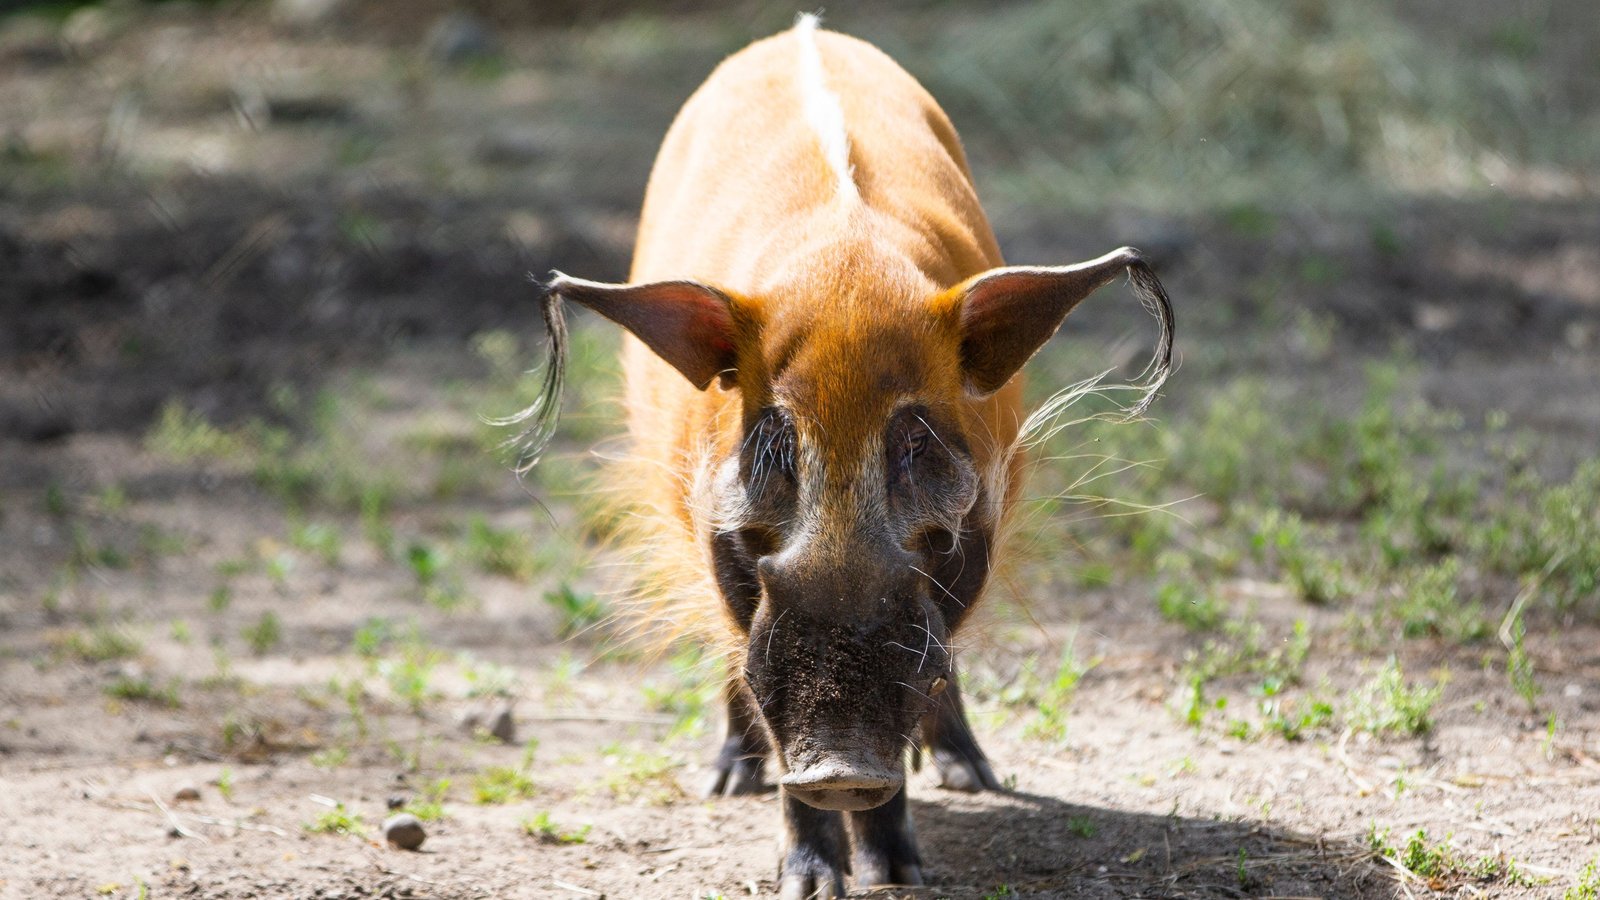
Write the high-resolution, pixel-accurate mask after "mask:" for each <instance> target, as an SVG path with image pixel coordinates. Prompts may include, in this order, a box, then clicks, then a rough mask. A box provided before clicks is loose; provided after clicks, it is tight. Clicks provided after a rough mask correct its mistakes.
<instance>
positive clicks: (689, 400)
mask: <svg viewBox="0 0 1600 900" xmlns="http://www.w3.org/2000/svg"><path fill="white" fill-rule="evenodd" d="M1123 275H1126V276H1127V278H1128V282H1129V284H1130V285H1131V288H1132V290H1133V292H1134V294H1135V295H1136V296H1137V297H1138V298H1139V299H1140V300H1141V301H1142V302H1143V303H1144V304H1145V305H1146V307H1147V308H1148V309H1150V310H1151V311H1152V312H1153V313H1155V315H1156V316H1157V321H1158V324H1159V326H1160V333H1159V340H1158V342H1157V347H1156V351H1155V355H1154V357H1153V359H1152V361H1151V364H1150V366H1149V367H1147V368H1146V370H1145V372H1144V373H1143V375H1142V376H1141V380H1140V381H1139V382H1138V383H1137V384H1136V385H1134V387H1136V388H1138V389H1139V393H1138V394H1137V395H1136V396H1137V397H1138V398H1139V399H1138V400H1137V402H1133V403H1130V404H1129V406H1128V408H1127V410H1126V411H1127V413H1128V414H1129V415H1130V416H1133V415H1138V414H1140V413H1142V412H1143V411H1144V409H1145V407H1146V406H1147V405H1148V403H1149V402H1150V400H1151V398H1153V397H1154V396H1155V394H1156V391H1157V389H1158V388H1159V387H1160V386H1161V384H1162V383H1163V382H1164V381H1165V380H1166V378H1167V375H1168V373H1169V372H1170V371H1171V368H1172V333H1173V332H1172V326H1173V318H1172V307H1171V303H1170V301H1169V300H1168V297H1167V294H1166V292H1165V290H1164V289H1163V288H1162V285H1161V283H1160V281H1158V280H1157V278H1156V276H1155V275H1154V273H1153V272H1152V271H1151V268H1150V266H1149V265H1148V264H1147V263H1146V261H1145V260H1144V259H1143V257H1141V255H1140V254H1139V252H1138V251H1136V250H1133V249H1131V248H1127V247H1124V248H1121V249H1118V250H1114V251H1112V252H1110V253H1107V254H1105V255H1104V256H1101V257H1099V258H1097V259H1093V260H1089V261H1087V262H1081V263H1077V264H1073V265H1064V266H1007V265H1005V264H1004V262H1003V261H1002V259H1001V255H1000V250H999V247H998V245H997V243H996V241H995V238H994V235H993V232H992V231H991V229H990V226H989V223H988V220H987V218H986V217H985V214H984V211H983V209H982V207H981V206H980V205H979V203H978V198H977V195H976V192H975V189H974V187H973V183H972V179H971V175H970V173H969V171H968V168H967V162H966V158H965V155H964V153H963V151H962V147H961V143H960V141H959V140H958V138H957V136H956V133H955V130H954V129H953V128H952V126H951V124H950V121H949V120H948V119H947V118H946V117H945V115H944V113H943V112H942V111H941V110H940V108H939V106H938V105H937V104H936V103H935V102H934V100H933V98H932V97H930V96H929V95H928V93H927V92H926V91H925V90H924V89H923V88H922V87H921V86H920V85H919V84H918V83H917V82H916V81H915V80H914V79H913V78H912V77H911V76H910V75H908V74H907V73H906V72H905V71H904V70H902V69H901V68H900V67H899V66H898V65H896V64H895V63H894V62H893V61H891V60H890V59H889V58H888V57H887V56H885V55H884V54H883V53H882V52H880V51H878V50H877V49H875V48H874V47H872V46H871V45H869V44H866V43H864V42H862V41H859V40H855V39H852V38H850V37H846V36H844V35H841V34H837V33H834V32H831V31H823V30H821V29H820V28H819V27H818V24H817V20H816V18H815V17H811V16H804V17H801V18H800V19H799V21H798V23H797V24H796V26H795V27H794V28H793V29H791V30H789V31H786V32H783V33H781V34H779V35H776V36H774V37H770V38H767V39H765V40H761V41H758V42H756V43H754V44H752V45H751V46H749V47H747V48H746V49H744V50H742V51H740V52H739V53H737V54H735V55H733V56H732V57H730V58H728V59H727V60H725V61H724V62H723V63H722V64H721V65H720V66H719V67H718V68H717V69H716V70H715V71H714V72H713V73H712V74H711V76H710V77H709V79H708V80H707V81H706V82H705V83H704V85H703V86H701V87H700V88H699V89H698V90H697V91H696V92H695V93H694V95H693V96H692V97H690V98H689V100H688V101H687V103H686V104H685V105H684V107H683V109H682V110H681V112H679V114H678V116H677V118H676V120H675V121H674V122H673V124H672V126H671V128H670V130H669V131H668V132H667V135H666V138H665V141H664V143H663V145H662V147H661V151H660V154H659V156H658V158H657V160H656V163H655V167H654V169H653V170H652V173H651V176H650V180H649V185H648V188H647V190H646V194H645V198H644V208H643V212H642V214H641V218H640V225H639V234H638V240H637V246H636V250H635V255H634V259H633V267H632V271H631V274H630V279H629V282H628V283H626V284H608V283H601V282H596V281H588V280H585V279H582V278H577V277H572V276H568V275H565V274H561V273H559V272H557V273H553V274H552V276H551V277H550V279H549V280H548V281H546V282H544V283H543V286H542V287H543V293H542V302H543V304H544V307H543V308H544V314H545V320H546V324H547V326H548V327H549V333H550V340H551V355H550V362H549V365H548V366H547V368H546V372H545V382H544V390H543V391H542V393H541V395H540V397H539V400H538V402H536V403H535V404H534V405H533V406H532V407H530V408H529V409H528V410H526V411H524V412H523V413H522V414H521V415H520V416H518V417H517V422H518V423H519V424H521V425H522V426H523V428H524V431H523V434H522V435H521V438H520V444H519V446H520V447H521V449H522V454H523V455H522V458H521V462H520V465H521V467H522V468H524V469H526V468H527V467H529V466H531V465H533V463H534V462H536V461H537V459H538V456H539V453H540V452H541V450H542V449H543V448H544V446H545V445H546V443H547V442H548V441H549V439H550V437H551V435H552V433H553V431H554V429H555V422H556V415H557V412H558V408H559V402H560V394H561V388H562V377H563V376H562V361H563V359H564V355H563V354H564V346H565V343H566V326H565V319H564V313H563V303H576V304H579V305H580V306H583V307H586V308H588V309H590V310H592V311H594V312H596V313H599V314H600V315H601V316H604V317H605V318H607V319H610V320H611V321H613V322H615V323H616V324H618V325H620V326H621V327H622V328H623V329H624V330H625V332H626V335H625V337H624V346H623V351H622V352H623V358H624V362H623V368H624V373H625V381H626V389H625V391H626V393H625V404H626V410H627V420H628V430H629V434H630V437H631V451H630V453H629V455H628V460H627V461H626V462H625V463H624V464H622V465H623V468H622V469H620V470H619V472H618V475H617V479H618V482H619V483H620V484H622V485H624V490H625V492H626V493H627V495H628V499H629V503H630V508H631V510H632V512H633V515H632V516H630V519H629V521H631V522H632V523H633V525H632V526H631V527H632V529H633V530H632V532H631V533H630V535H629V536H628V538H627V540H629V541H632V542H634V543H635V544H636V545H637V546H638V547H639V548H641V549H640V556H641V558H642V560H643V568H644V570H645V574H644V577H643V579H642V581H643V583H644V584H645V585H646V588H645V595H646V596H647V597H649V598H650V599H648V600H647V601H645V602H644V606H645V608H646V609H648V610H650V611H651V612H652V613H653V616H654V618H655V619H657V620H660V621H664V622H666V623H668V626H667V627H668V629H669V630H672V631H673V632H674V634H676V635H679V636H683V635H687V636H689V637H691V638H693V639H697V640H701V641H703V642H705V643H706V644H707V645H714V646H717V647H720V648H722V649H723V651H724V652H725V653H726V656H727V662H728V665H727V671H728V679H727V683H726V686H725V690H724V700H725V703H726V722H727V731H726V736H725V739H724V741H723V744H722V746H721V748H720V752H719V753H718V754H717V756H716V758H715V760H714V762H713V764H712V767H711V768H712V775H711V777H710V779H709V785H708V792H709V793H710V794H712V795H733V794H742V793H746V792H751V791H755V790H760V789H761V788H762V786H763V783H764V778H765V775H766V772H765V768H766V766H767V764H768V763H769V762H770V763H772V764H773V765H775V767H776V772H775V773H774V774H775V775H776V781H777V787H778V791H779V795H780V807H781V814H782V825H783V827H782V829H781V835H782V837H781V847H780V868H779V873H780V875H779V890H780V894H781V896H782V897H783V898H785V900H794V898H802V897H835V896H838V895H841V894H842V893H843V892H844V890H845V883H844V876H845V875H847V874H851V875H853V877H854V880H855V883H856V884H857V885H858V886H862V887H866V886H872V885H882V884H907V885H915V884H921V883H922V882H923V880H924V878H925V872H924V862H923V858H922V856H921V854H920V853H919V851H918V847H917V842H916V838H915V835H914V832H913V827H912V822H911V818H910V816H909V812H908V808H907V803H906V762H907V758H908V755H910V756H912V757H914V758H920V756H918V754H920V752H921V751H922V750H923V749H926V751H927V752H928V754H929V756H930V758H931V760H932V764H933V768H934V770H935V773H936V775H937V777H938V779H939V781H940V782H941V783H942V784H943V785H944V786H946V787H950V788H954V789H957V790H966V791H973V790H997V789H999V788H1000V787H1001V785H1000V783H999V782H998V781H997V780H996V778H995V774H994V771H993V769H992V767H991V765H990V763H989V761H988V759H987V758H986V756H985V754H984V752H983V751H982V749H980V747H979V746H978V743H977V741H976V740H975V739H974V737H973V734H972V730H971V728H970V727H969V726H968V723H967V721H966V716H965V714H964V712H963V708H962V702H961V693H960V690H959V688H958V685H957V672H956V664H955V663H956V660H955V656H954V653H953V651H952V648H953V647H954V645H955V641H956V638H957V635H958V634H959V633H960V631H961V629H962V627H963V625H965V624H966V623H967V622H968V621H969V620H970V619H971V617H972V613H973V610H974V609H975V608H976V607H977V606H978V605H979V603H980V602H981V601H982V599H983V595H984V589H985V585H986V583H987V581H988V580H989V575H990V573H991V572H992V571H993V570H994V568H995V566H996V564H997V563H998V562H999V561H1000V560H1001V559H1002V553H1003V545H1002V542H1001V536H1002V535H1003V533H1004V526H1005V524H1006V521H1007V517H1008V515H1009V514H1010V512H1011V510H1012V508H1013V506H1014V505H1015V503H1016V501H1017V497H1018V491H1019V488H1020V485H1021V476H1022V471H1023V470H1022V465H1023V456H1024V454H1023V453H1022V451H1021V448H1020V445H1021V444H1022V443H1023V442H1024V438H1025V437H1026V436H1027V432H1028V429H1027V428H1025V427H1024V425H1025V421H1026V420H1025V418H1024V415H1023V409H1022V400H1021V396H1022V379H1021V377H1020V375H1019V372H1020V370H1021V369H1022V367H1023V365H1024V363H1026V362H1027V361H1028V359H1029V358H1030V357H1031V356H1033V355H1034V353H1035V352H1036V351H1037V350H1038V349H1039V348H1040V346H1041V345H1042V344H1043V343H1044V342H1045V341H1046V340H1047V339H1049V338H1050V337H1051V336H1052V335H1053V334H1054V333H1055V332H1056V331H1057V329H1058V328H1059V327H1060V326H1061V324H1062V322H1063V321H1064V320H1065V318H1066V317H1067V314H1068V313H1070V312H1071V311H1072V310H1073V308H1074V307H1076V306H1077V305H1078V304H1079V303H1080V302H1082V301H1083V300H1084V299H1085V298H1087V297H1088V296H1089V295H1090V294H1092V293H1094V292H1095V291H1096V290H1097V289H1099V288H1100V287H1101V286H1103V285H1105V284H1107V283H1108V282H1110V281H1112V280H1115V279H1117V278H1118V277H1120V276H1123ZM647 618H649V616H647Z"/></svg>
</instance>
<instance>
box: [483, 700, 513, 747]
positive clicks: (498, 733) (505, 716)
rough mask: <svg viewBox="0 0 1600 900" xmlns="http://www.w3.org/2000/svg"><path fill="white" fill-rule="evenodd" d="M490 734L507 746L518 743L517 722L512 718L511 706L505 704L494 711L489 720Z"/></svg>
mask: <svg viewBox="0 0 1600 900" xmlns="http://www.w3.org/2000/svg"><path fill="white" fill-rule="evenodd" d="M489 733H490V734H492V735H494V736H495V737H496V738H498V739H500V740H501V741H502V742H504V743H507V744H515V743H516V742H517V722H516V720H515V719H513V718H512V717H511V704H509V703H507V704H504V705H502V706H501V707H500V708H498V709H496V710H495V711H494V715H493V716H491V717H490V719H489Z"/></svg>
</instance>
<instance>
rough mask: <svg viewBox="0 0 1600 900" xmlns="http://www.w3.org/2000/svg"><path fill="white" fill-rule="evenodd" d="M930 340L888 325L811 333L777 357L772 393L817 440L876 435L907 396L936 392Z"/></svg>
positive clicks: (934, 359) (935, 360) (936, 354)
mask: <svg viewBox="0 0 1600 900" xmlns="http://www.w3.org/2000/svg"><path fill="white" fill-rule="evenodd" d="M930 343H931V342H929V341H927V340H919V339H917V337H915V336H911V335H907V334H905V333H904V331H897V330H895V329H890V328H870V329H868V328H862V329H852V330H848V331H845V330H840V331H837V332H834V333H823V334H815V333H814V334H812V335H809V339H808V340H805V341H802V342H799V343H798V344H796V345H793V346H791V347H789V348H788V351H789V352H788V353H787V354H786V358H784V359H781V360H777V361H776V362H777V363H778V364H777V365H776V366H774V378H773V385H772V388H773V396H774V397H775V398H777V399H778V401H779V402H780V403H782V404H783V405H784V406H785V407H787V408H788V409H789V410H790V411H791V412H792V413H793V414H795V416H796V417H797V418H799V419H801V420H803V421H804V420H809V421H810V422H812V423H813V424H814V425H815V426H816V429H815V430H816V431H817V432H818V434H817V435H816V436H817V437H819V438H820V437H823V436H824V435H828V436H843V435H845V434H848V435H850V436H851V437H852V438H859V437H861V436H862V435H861V434H860V432H862V431H863V430H870V431H872V432H873V433H876V432H877V431H879V430H881V429H882V427H883V423H884V420H885V419H886V418H887V417H888V416H889V415H890V414H891V413H892V412H893V411H894V410H895V408H896V407H897V406H899V405H900V404H901V403H903V402H905V401H906V400H907V399H908V398H914V397H920V396H921V395H924V394H927V393H929V392H930V391H936V390H937V385H938V382H939V381H940V379H939V378H938V377H937V373H938V371H939V369H940V366H939V359H938V357H939V355H940V354H939V352H938V349H939V348H937V347H933V346H930ZM930 399H931V398H930ZM802 430H810V429H802Z"/></svg>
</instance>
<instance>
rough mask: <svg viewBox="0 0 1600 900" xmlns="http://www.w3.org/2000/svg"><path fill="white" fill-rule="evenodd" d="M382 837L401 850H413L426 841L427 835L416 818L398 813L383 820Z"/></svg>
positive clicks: (408, 814)
mask: <svg viewBox="0 0 1600 900" xmlns="http://www.w3.org/2000/svg"><path fill="white" fill-rule="evenodd" d="M383 837H384V840H387V841H388V842H389V843H391V844H393V845H394V846H396V847H399V848H400V849H401V850H415V849H417V848H418V847H421V846H422V842H423V841H425V840H427V839H428V833H427V832H425V831H423V830H422V822H421V821H420V820H419V819H418V818H417V817H416V816H413V815H412V814H410V813H400V814H399V815H394V816H390V817H389V818H387V819H384V820H383Z"/></svg>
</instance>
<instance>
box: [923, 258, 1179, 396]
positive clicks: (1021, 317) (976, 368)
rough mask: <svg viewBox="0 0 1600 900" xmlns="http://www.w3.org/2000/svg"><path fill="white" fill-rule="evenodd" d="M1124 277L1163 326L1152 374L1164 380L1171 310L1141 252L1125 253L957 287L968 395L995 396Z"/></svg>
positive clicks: (1015, 269) (1005, 271)
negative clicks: (1071, 319) (1077, 312)
mask: <svg viewBox="0 0 1600 900" xmlns="http://www.w3.org/2000/svg"><path fill="white" fill-rule="evenodd" d="M1123 272H1127V273H1128V276H1129V279H1130V280H1131V282H1132V284H1133V288H1134V292H1135V293H1136V294H1138V296H1139V299H1140V300H1142V301H1144V303H1145V305H1146V306H1147V307H1149V308H1150V309H1151V311H1152V312H1155V313H1156V314H1157V316H1158V317H1159V318H1160V319H1161V325H1162V329H1161V344H1160V347H1159V348H1158V349H1157V351H1156V352H1157V359H1156V362H1155V363H1154V365H1155V367H1156V368H1155V370H1154V372H1153V374H1155V375H1158V376H1160V377H1163V378H1164V377H1165V371H1166V369H1168V368H1170V367H1171V362H1172V307H1171V304H1170V303H1169V301H1168V300H1167V295H1166V291H1164V290H1163V289H1162V288H1161V283H1160V282H1159V281H1157V280H1156V278H1155V275H1154V274H1153V273H1152V272H1151V271H1150V268H1149V266H1147V265H1145V262H1144V260H1143V259H1142V258H1141V257H1140V256H1139V251H1137V250H1135V249H1133V248H1132V247H1123V248H1122V249H1120V250H1115V251H1112V252H1111V253H1107V254H1106V255H1105V256H1102V257H1100V258H1099V259H1093V260H1090V261H1088V262H1083V263H1078V264H1076V265H1071V266H1042V267H1035V266H1008V267H1004V268H999V269H990V270H989V271H987V272H984V273H981V274H979V275H975V276H973V277H972V278H970V279H968V280H967V281H965V282H963V283H962V284H960V285H958V286H956V288H955V289H954V290H953V293H954V294H956V295H957V303H958V304H959V313H960V321H961V366H962V370H963V374H964V375H965V378H966V384H967V389H968V390H970V391H971V392H973V393H974V394H977V395H979V396H983V395H986V394H990V393H993V392H995V391H997V390H999V389H1000V388H1001V387H1002V386H1004V385H1005V383H1006V382H1008V381H1010V380H1011V377H1012V376H1013V375H1015V374H1017V371H1018V370H1019V369H1021V368H1022V365H1023V363H1026V362H1027V361H1028V359H1029V358H1031V357H1032V356H1033V354H1034V353H1035V352H1037V351H1038V349H1039V348H1040V347H1041V346H1043V345H1044V342H1045V341H1047V340H1049V339H1050V336H1051V335H1053V334H1055V333H1056V329H1058V328H1060V327H1061V323H1062V321H1064V320H1065V319H1066V317H1067V313H1070V312H1072V310H1073V309H1074V308H1075V307H1076V306H1077V305H1078V304H1079V303H1082V302H1083V301H1084V300H1085V299H1086V298H1087V297H1088V296H1089V295H1090V294H1092V293H1094V292H1095V290H1097V289H1098V288H1100V287H1101V286H1102V285H1104V284H1105V283H1106V282H1109V281H1111V280H1112V279H1114V278H1116V277H1117V276H1118V275H1120V274H1122V273H1123Z"/></svg>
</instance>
